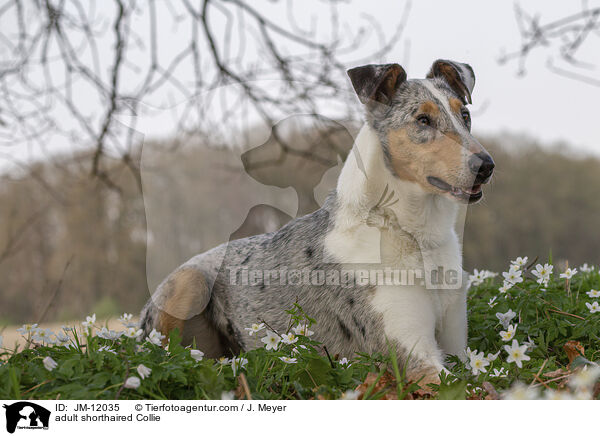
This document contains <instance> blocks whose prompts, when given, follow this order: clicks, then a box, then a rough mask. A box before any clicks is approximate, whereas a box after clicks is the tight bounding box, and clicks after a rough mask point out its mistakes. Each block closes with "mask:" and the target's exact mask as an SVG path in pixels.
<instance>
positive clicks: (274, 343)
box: [260, 331, 281, 350]
mask: <svg viewBox="0 0 600 436" xmlns="http://www.w3.org/2000/svg"><path fill="white" fill-rule="evenodd" d="M260 341H261V342H262V343H263V344H265V348H266V349H267V350H277V347H278V346H279V342H280V341H281V338H280V337H279V335H278V334H276V333H273V332H271V331H268V332H267V336H265V337H264V338H262V339H261V340H260Z"/></svg>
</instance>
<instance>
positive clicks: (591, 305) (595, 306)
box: [585, 301, 600, 313]
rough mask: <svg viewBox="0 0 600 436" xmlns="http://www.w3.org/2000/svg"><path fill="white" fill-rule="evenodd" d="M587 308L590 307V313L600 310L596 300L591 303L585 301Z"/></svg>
mask: <svg viewBox="0 0 600 436" xmlns="http://www.w3.org/2000/svg"><path fill="white" fill-rule="evenodd" d="M585 305H586V306H587V308H588V309H590V313H596V312H600V305H598V302H597V301H594V302H593V303H592V304H590V303H585Z"/></svg>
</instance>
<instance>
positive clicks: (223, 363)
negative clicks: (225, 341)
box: [217, 356, 230, 365]
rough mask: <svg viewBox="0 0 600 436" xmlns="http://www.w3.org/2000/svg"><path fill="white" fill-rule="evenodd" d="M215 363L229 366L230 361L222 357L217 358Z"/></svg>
mask: <svg viewBox="0 0 600 436" xmlns="http://www.w3.org/2000/svg"><path fill="white" fill-rule="evenodd" d="M217 362H218V363H219V365H229V363H230V360H229V359H228V358H227V357H225V356H222V357H219V360H217Z"/></svg>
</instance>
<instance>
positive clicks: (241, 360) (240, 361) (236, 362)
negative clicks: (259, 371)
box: [230, 357, 248, 376]
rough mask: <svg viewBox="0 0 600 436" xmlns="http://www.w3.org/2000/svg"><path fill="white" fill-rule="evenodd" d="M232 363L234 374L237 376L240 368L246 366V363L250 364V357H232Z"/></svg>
mask: <svg viewBox="0 0 600 436" xmlns="http://www.w3.org/2000/svg"><path fill="white" fill-rule="evenodd" d="M230 363H231V369H232V370H233V375H234V376H235V375H236V374H237V370H238V369H239V368H245V367H246V365H247V364H248V359H246V358H245V357H237V358H236V357H234V358H233V359H231V362H230Z"/></svg>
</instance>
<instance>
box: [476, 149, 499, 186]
mask: <svg viewBox="0 0 600 436" xmlns="http://www.w3.org/2000/svg"><path fill="white" fill-rule="evenodd" d="M495 166H496V164H495V163H494V160H493V159H492V156H490V155H489V154H487V153H474V154H472V155H471V157H470V158H469V169H470V170H471V172H472V173H473V174H475V176H477V177H476V181H485V180H487V179H489V178H490V177H491V176H492V173H493V172H494V167H495Z"/></svg>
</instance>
